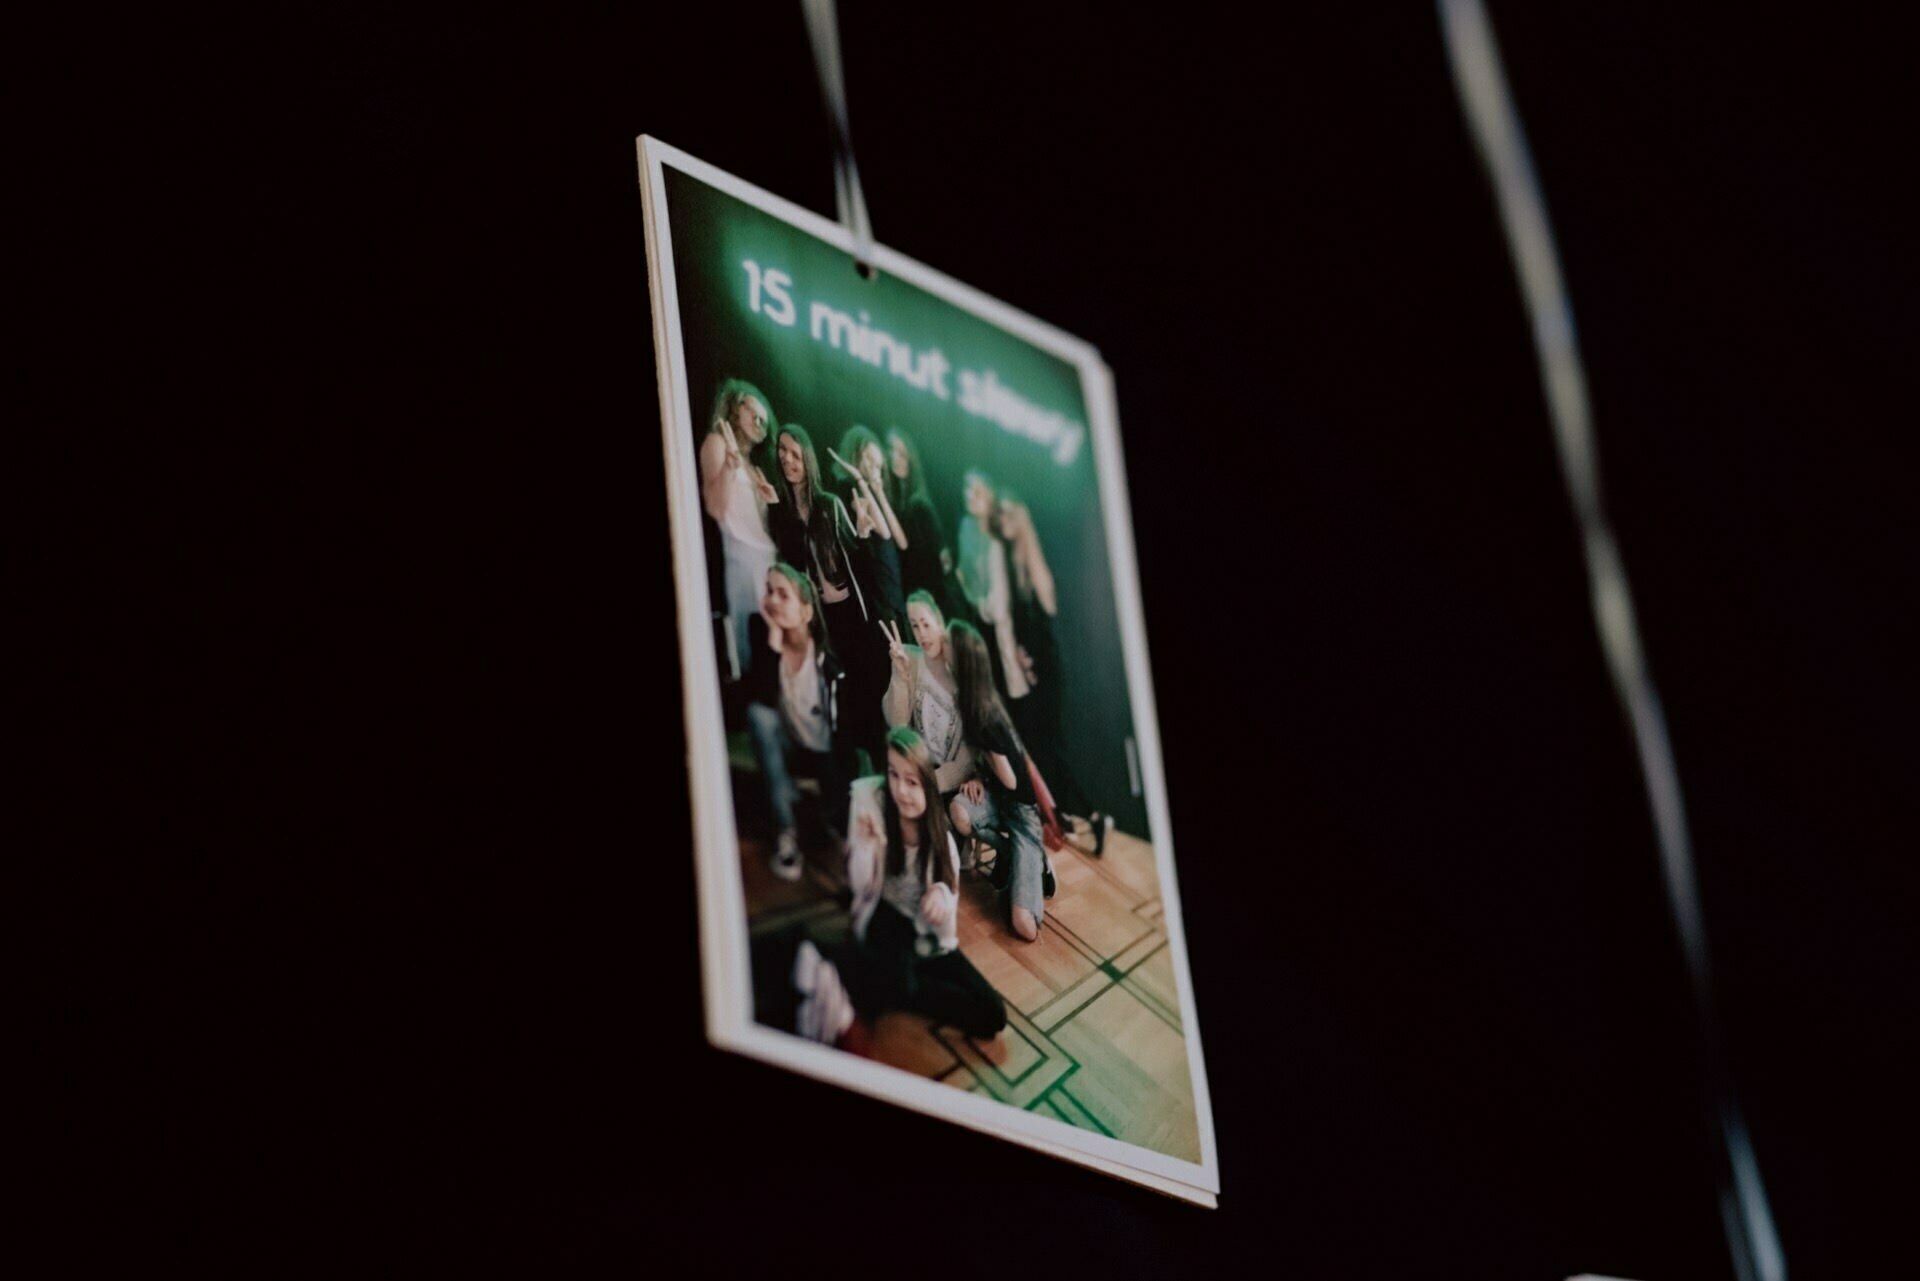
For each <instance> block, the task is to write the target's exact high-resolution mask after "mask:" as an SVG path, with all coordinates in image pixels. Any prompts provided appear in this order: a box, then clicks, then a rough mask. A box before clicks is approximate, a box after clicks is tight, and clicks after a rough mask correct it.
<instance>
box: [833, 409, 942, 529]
mask: <svg viewBox="0 0 1920 1281" xmlns="http://www.w3.org/2000/svg"><path fill="white" fill-rule="evenodd" d="M896 442H898V443H899V445H900V446H901V448H903V449H905V450H906V451H907V474H906V475H905V476H896V475H894V474H893V446H894V444H895V443H896ZM884 452H885V453H886V455H887V472H886V475H887V501H888V502H889V503H892V504H893V509H894V510H895V511H897V512H904V511H905V510H907V504H908V503H909V502H911V501H912V500H914V499H916V498H925V499H926V500H927V505H928V506H929V507H931V506H932V505H933V498H932V496H931V495H929V494H928V493H927V472H926V469H925V468H924V467H922V466H921V465H920V448H919V446H917V445H915V444H914V443H913V437H911V436H909V435H907V433H905V432H903V431H901V430H900V429H899V428H898V427H889V428H887V447H886V449H885V451H884ZM848 457H852V455H848ZM855 461H856V462H857V461H859V460H858V459H855Z"/></svg>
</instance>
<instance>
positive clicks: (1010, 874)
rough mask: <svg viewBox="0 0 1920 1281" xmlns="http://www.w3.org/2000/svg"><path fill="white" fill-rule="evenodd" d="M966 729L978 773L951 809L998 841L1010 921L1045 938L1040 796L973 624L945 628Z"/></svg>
mask: <svg viewBox="0 0 1920 1281" xmlns="http://www.w3.org/2000/svg"><path fill="white" fill-rule="evenodd" d="M947 645H948V648H949V649H950V650H951V651H952V660H951V661H952V664H953V675H954V683H955V686H956V688H957V691H958V702H959V707H960V725H961V732H962V734H963V735H964V736H965V738H966V741H967V744H968V746H970V747H971V748H972V749H973V754H974V760H975V762H976V767H975V768H976V777H974V778H973V779H971V780H969V781H968V782H967V783H966V784H965V785H963V786H962V787H961V788H960V790H959V791H958V792H957V793H955V795H954V797H953V800H952V801H951V803H950V804H949V806H948V813H949V814H950V815H951V817H952V818H953V825H954V828H955V829H956V830H957V831H959V832H960V834H961V835H963V836H966V835H972V836H977V837H979V838H980V839H982V840H984V841H985V842H986V843H987V844H989V845H992V846H994V847H995V848H996V849H997V850H998V851H999V854H998V857H996V859H995V860H994V863H995V867H994V873H995V875H994V879H995V883H996V884H998V885H1000V886H1001V888H1003V889H1004V890H1005V891H1006V893H1007V896H1008V905H1007V923H1008V925H1009V926H1010V927H1011V928H1012V930H1013V932H1014V933H1015V934H1016V935H1018V936H1019V937H1021V938H1023V939H1026V940H1027V941H1028V942H1032V941H1033V940H1034V939H1036V938H1039V937H1040V924H1041V922H1042V921H1043V920H1044V919H1045V917H1046V898H1047V896H1048V895H1050V894H1051V893H1052V892H1053V886H1052V882H1053V869H1052V867H1051V866H1050V865H1049V864H1048V862H1047V851H1046V846H1045V845H1044V844H1043V843H1042V837H1041V817H1040V804H1039V798H1038V796H1037V795H1036V794H1035V792H1034V788H1033V776H1032V773H1031V771H1029V770H1028V768H1027V752H1026V747H1025V745H1024V744H1023V743H1022V742H1021V739H1020V732H1019V730H1017V729H1016V728H1014V724H1013V718H1012V717H1011V716H1009V715H1008V714H1007V709H1006V705H1005V704H1004V703H1002V702H1001V701H1000V693H999V691H998V690H997V689H995V688H994V684H993V658H992V655H991V654H990V653H989V651H988V649H987V641H986V638H985V637H984V636H982V635H981V634H980V630H979V629H978V628H976V627H974V626H973V625H972V624H970V623H967V622H964V621H960V620H956V621H954V622H952V623H949V624H948V625H947Z"/></svg>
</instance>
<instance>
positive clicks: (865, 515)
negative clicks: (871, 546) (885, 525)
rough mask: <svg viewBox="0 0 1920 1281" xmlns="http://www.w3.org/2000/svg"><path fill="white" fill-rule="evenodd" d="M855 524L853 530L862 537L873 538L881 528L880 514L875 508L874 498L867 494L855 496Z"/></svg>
mask: <svg viewBox="0 0 1920 1281" xmlns="http://www.w3.org/2000/svg"><path fill="white" fill-rule="evenodd" d="M853 511H854V516H855V520H854V525H853V532H854V534H855V536H857V537H860V538H871V537H872V536H873V535H875V534H877V533H879V532H880V530H881V525H880V514H879V513H878V512H876V511H874V509H873V500H872V499H871V498H868V497H867V496H866V495H865V494H855V495H854V496H853Z"/></svg>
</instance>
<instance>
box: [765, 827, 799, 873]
mask: <svg viewBox="0 0 1920 1281" xmlns="http://www.w3.org/2000/svg"><path fill="white" fill-rule="evenodd" d="M771 866H772V868H773V874H774V875H775V876H777V877H779V878H780V879H781V880H783V881H797V880H799V879H800V842H799V840H798V839H797V838H796V837H795V836H794V834H793V829H792V828H788V829H787V830H786V831H784V832H782V833H780V839H779V841H778V842H777V843H776V844H775V846H774V851H773V858H772V860H771Z"/></svg>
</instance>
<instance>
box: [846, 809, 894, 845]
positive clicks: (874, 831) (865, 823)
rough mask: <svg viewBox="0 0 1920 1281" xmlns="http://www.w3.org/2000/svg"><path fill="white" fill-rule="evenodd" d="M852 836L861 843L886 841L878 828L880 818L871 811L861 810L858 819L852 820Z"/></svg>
mask: <svg viewBox="0 0 1920 1281" xmlns="http://www.w3.org/2000/svg"><path fill="white" fill-rule="evenodd" d="M853 835H854V836H856V837H857V838H859V839H860V840H863V841H883V840H885V839H886V833H885V832H884V831H882V830H881V828H880V816H879V815H878V814H875V813H874V812H873V811H872V810H861V811H860V817H858V818H856V819H854V820H853Z"/></svg>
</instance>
